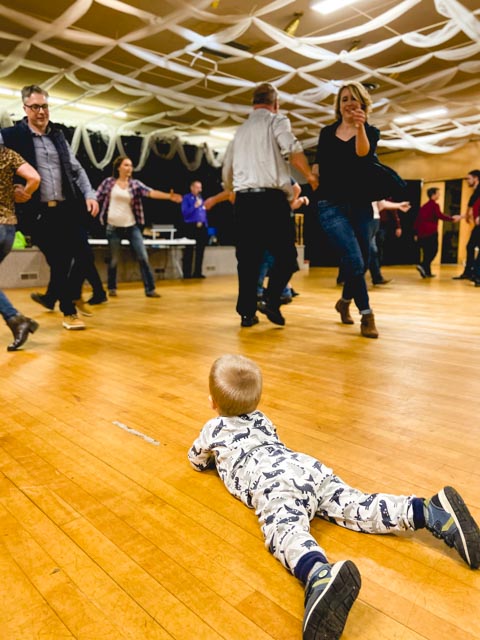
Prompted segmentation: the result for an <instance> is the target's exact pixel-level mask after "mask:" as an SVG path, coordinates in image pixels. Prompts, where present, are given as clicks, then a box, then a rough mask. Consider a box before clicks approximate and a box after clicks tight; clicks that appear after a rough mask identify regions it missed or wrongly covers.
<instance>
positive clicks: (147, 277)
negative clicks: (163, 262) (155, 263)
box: [106, 224, 155, 293]
mask: <svg viewBox="0 0 480 640" xmlns="http://www.w3.org/2000/svg"><path fill="white" fill-rule="evenodd" d="M106 236H107V240H108V246H109V248H110V263H109V265H108V289H109V291H112V290H114V289H116V288H117V265H118V261H119V259H120V251H121V246H122V239H123V238H125V239H126V240H128V241H129V242H130V246H131V247H132V250H133V252H134V253H135V256H136V258H137V260H138V262H139V264H140V271H141V273H142V280H143V285H144V287H145V293H152V291H155V278H154V277H153V273H152V270H151V268H150V264H149V262H148V253H147V249H146V248H145V244H144V242H143V236H142V232H141V231H140V229H139V227H137V225H133V226H132V227H114V226H112V225H111V224H107V230H106Z"/></svg>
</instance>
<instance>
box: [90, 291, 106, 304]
mask: <svg viewBox="0 0 480 640" xmlns="http://www.w3.org/2000/svg"><path fill="white" fill-rule="evenodd" d="M105 302H108V298H107V294H106V293H105V294H103V296H92V297H91V298H90V300H87V303H88V304H104V303H105Z"/></svg>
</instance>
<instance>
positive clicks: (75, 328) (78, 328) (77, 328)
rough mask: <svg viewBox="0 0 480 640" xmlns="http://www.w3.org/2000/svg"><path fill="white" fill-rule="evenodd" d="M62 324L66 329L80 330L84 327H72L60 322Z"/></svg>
mask: <svg viewBox="0 0 480 640" xmlns="http://www.w3.org/2000/svg"><path fill="white" fill-rule="evenodd" d="M62 325H63V327H64V328H65V329H66V330H67V331H82V330H83V329H85V325H84V326H83V327H72V326H71V325H69V324H65V322H62Z"/></svg>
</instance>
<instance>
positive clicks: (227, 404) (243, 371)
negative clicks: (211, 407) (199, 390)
mask: <svg viewBox="0 0 480 640" xmlns="http://www.w3.org/2000/svg"><path fill="white" fill-rule="evenodd" d="M208 382H209V388H210V395H211V397H212V400H213V402H214V403H215V405H216V408H217V410H218V413H219V414H220V415H222V416H239V415H242V414H245V413H251V412H252V411H255V409H256V408H257V406H258V403H259V402H260V397H261V395H262V372H261V371H260V367H258V365H256V364H255V362H253V360H250V358H246V357H245V356H239V355H230V354H227V355H224V356H220V358H217V360H215V362H214V363H213V365H212V368H211V369H210V375H209V379H208Z"/></svg>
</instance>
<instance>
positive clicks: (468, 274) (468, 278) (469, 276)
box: [452, 271, 472, 280]
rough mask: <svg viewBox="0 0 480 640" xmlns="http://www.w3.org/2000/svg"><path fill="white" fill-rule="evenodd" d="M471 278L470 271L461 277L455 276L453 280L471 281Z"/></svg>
mask: <svg viewBox="0 0 480 640" xmlns="http://www.w3.org/2000/svg"><path fill="white" fill-rule="evenodd" d="M471 277H472V274H471V273H470V271H464V272H463V273H461V274H460V275H459V276H453V278H452V280H470V278H471Z"/></svg>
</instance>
